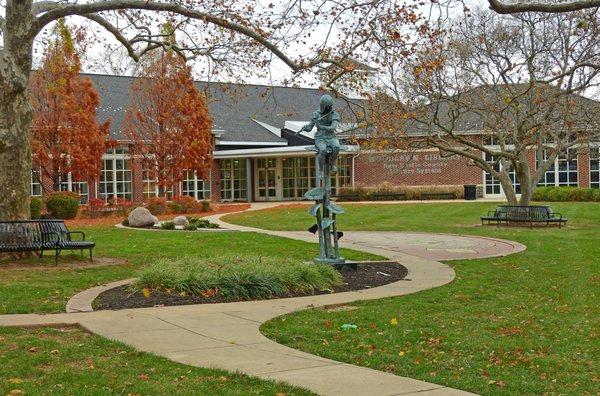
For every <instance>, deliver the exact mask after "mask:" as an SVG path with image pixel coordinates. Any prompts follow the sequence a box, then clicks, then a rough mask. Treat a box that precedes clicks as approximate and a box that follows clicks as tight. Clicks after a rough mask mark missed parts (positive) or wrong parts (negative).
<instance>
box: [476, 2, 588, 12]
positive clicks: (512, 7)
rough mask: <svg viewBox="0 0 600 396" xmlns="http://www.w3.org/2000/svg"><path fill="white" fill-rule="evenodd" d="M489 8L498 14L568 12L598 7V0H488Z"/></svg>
mask: <svg viewBox="0 0 600 396" xmlns="http://www.w3.org/2000/svg"><path fill="white" fill-rule="evenodd" d="M488 1H489V3H490V8H491V9H492V10H494V11H496V12H497V13H500V14H515V13H519V12H529V11H536V12H550V13H554V12H570V11H578V10H585V9H589V8H597V7H600V0H567V1H562V0H561V1H552V0H550V1H546V0H542V1H508V2H506V1H501V0H488Z"/></svg>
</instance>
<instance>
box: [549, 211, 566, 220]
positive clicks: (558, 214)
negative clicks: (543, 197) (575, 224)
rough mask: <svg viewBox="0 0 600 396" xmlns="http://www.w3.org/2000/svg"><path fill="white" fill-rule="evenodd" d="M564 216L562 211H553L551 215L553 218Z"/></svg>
mask: <svg viewBox="0 0 600 396" xmlns="http://www.w3.org/2000/svg"><path fill="white" fill-rule="evenodd" d="M557 216H558V217H557ZM562 217H563V215H562V213H559V212H552V214H551V215H550V218H552V219H562Z"/></svg>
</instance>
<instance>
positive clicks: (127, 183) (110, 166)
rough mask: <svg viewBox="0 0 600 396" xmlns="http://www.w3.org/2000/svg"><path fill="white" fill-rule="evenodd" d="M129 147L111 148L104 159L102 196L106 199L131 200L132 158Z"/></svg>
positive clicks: (101, 177)
mask: <svg viewBox="0 0 600 396" xmlns="http://www.w3.org/2000/svg"><path fill="white" fill-rule="evenodd" d="M128 152H129V150H128V148H127V147H118V148H115V149H109V150H107V151H106V153H105V154H104V156H103V159H102V163H103V166H102V173H101V175H100V197H101V198H102V199H104V200H105V201H108V200H109V199H112V198H125V199H129V200H131V198H132V185H131V158H130V157H129V155H128Z"/></svg>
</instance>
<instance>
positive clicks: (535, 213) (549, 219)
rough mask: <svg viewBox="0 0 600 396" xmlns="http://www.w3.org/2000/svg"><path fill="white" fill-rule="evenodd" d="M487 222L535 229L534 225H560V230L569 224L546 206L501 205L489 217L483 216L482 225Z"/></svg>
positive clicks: (489, 213) (560, 215)
mask: <svg viewBox="0 0 600 396" xmlns="http://www.w3.org/2000/svg"><path fill="white" fill-rule="evenodd" d="M485 221H487V224H491V223H492V222H495V223H496V225H497V226H498V227H499V226H500V225H501V224H502V223H504V224H506V225H508V224H509V223H511V222H514V223H529V227H533V224H534V223H535V224H540V223H541V224H543V223H546V226H549V225H551V224H558V227H559V228H560V227H562V225H563V224H566V223H567V219H566V218H564V217H563V216H562V214H560V213H557V212H553V211H552V208H550V206H546V205H531V206H520V205H500V206H498V207H497V208H496V210H494V211H490V212H488V214H487V216H481V225H483V224H484V222H485Z"/></svg>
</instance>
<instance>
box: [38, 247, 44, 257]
mask: <svg viewBox="0 0 600 396" xmlns="http://www.w3.org/2000/svg"><path fill="white" fill-rule="evenodd" d="M43 255H44V249H42V250H40V254H39V255H38V257H39V258H42V256H43Z"/></svg>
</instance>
